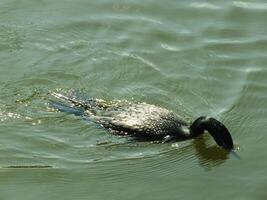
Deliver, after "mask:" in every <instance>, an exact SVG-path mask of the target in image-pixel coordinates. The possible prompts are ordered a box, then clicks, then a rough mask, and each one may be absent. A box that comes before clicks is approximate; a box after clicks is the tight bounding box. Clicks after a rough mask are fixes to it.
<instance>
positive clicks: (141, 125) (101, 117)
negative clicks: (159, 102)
mask: <svg viewBox="0 0 267 200" xmlns="http://www.w3.org/2000/svg"><path fill="white" fill-rule="evenodd" d="M52 95H53V96H54V97H56V98H57V99H59V100H61V102H56V101H51V102H50V105H51V106H52V107H53V108H55V109H57V110H59V111H63V112H68V113H72V114H75V115H80V116H86V117H89V118H90V119H91V120H92V121H93V122H95V123H97V124H99V125H100V126H102V127H104V128H106V129H107V130H108V131H109V132H111V133H112V134H115V135H123V136H126V135H129V136H132V137H135V138H137V139H142V140H151V141H155V140H159V141H163V142H167V141H171V140H186V139H190V138H194V137H197V136H199V135H201V134H203V133H204V132H205V131H207V132H209V133H210V134H211V136H212V137H213V139H214V140H215V142H216V143H217V144H218V145H219V146H220V147H222V148H223V149H226V150H228V151H231V150H233V148H234V147H233V140H232V137H231V135H230V133H229V131H228V129H227V128H226V127H225V126H224V125H223V124H222V123H221V122H219V121H218V120H216V119H214V118H212V117H205V116H201V117H199V118H197V119H196V120H195V121H194V122H193V123H192V124H189V123H187V122H186V121H184V120H183V119H182V118H181V117H180V116H178V115H177V114H176V113H174V112H172V111H170V110H167V109H165V108H161V107H158V106H155V105H151V104H147V103H133V102H129V101H121V100H114V101H106V100H102V99H97V98H90V99H88V100H86V101H83V100H80V99H78V98H76V97H68V96H65V95H63V94H60V93H52Z"/></svg>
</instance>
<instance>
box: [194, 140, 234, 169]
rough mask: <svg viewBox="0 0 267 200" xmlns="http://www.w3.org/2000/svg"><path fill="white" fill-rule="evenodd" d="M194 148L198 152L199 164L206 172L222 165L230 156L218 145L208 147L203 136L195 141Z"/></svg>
mask: <svg viewBox="0 0 267 200" xmlns="http://www.w3.org/2000/svg"><path fill="white" fill-rule="evenodd" d="M193 146H194V148H195V150H196V155H197V158H198V161H199V164H200V166H202V167H203V168H204V169H205V170H211V168H212V167H214V166H218V165H220V164H222V163H223V162H224V161H225V160H226V159H227V158H228V155H229V153H228V152H227V151H225V150H223V149H221V148H220V147H218V146H216V145H213V146H209V145H207V143H206V142H205V138H204V137H203V136H202V137H199V138H196V139H195V140H193Z"/></svg>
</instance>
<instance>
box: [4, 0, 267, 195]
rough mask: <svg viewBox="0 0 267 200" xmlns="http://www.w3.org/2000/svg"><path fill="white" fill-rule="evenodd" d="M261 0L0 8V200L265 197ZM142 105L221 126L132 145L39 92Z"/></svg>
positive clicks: (265, 37) (265, 38)
mask: <svg viewBox="0 0 267 200" xmlns="http://www.w3.org/2000/svg"><path fill="white" fill-rule="evenodd" d="M266 19H267V2H266V1H264V0H262V1H260V0H257V1H222V0H221V1H185V0H184V1H174V0H173V1H171V0H167V1H151V0H147V1H141V0H136V1H133V0H120V1H119V0H118V1H116V0H110V1H108V0H100V1H86V0H76V1H71V0H65V1H63V0H57V1H52V0H28V1H26V0H25V1H16V0H1V1H0V83H1V84H0V89H1V92H0V167H1V169H0V199H1V200H2V199H3V200H13V199H14V200H17V199H25V200H31V199H44V200H46V199H64V200H68V199H92V200H97V199H101V200H102V199H114V200H115V199H116V200H117V199H123V200H127V199H129V200H130V199H140V200H141V199H145V200H149V199H153V200H162V199H167V200H172V199H184V200H187V199H188V200H200V199H203V200H206V199H217V200H222V199H223V200H225V199H231V200H232V199H233V200H239V199H240V200H251V199H253V200H254V199H259V200H264V199H266V198H267V192H266V188H267V172H266V169H267V159H266V143H267V134H266V129H267V125H266V124H267V120H266V116H267V86H266V80H267V57H266V55H267V22H266ZM56 90H63V91H69V90H82V91H83V92H85V93H86V94H88V95H89V96H94V97H100V98H105V99H113V98H115V99H127V100H133V101H145V102H148V103H153V104H156V105H160V106H162V107H165V108H168V109H171V110H174V111H175V112H177V113H179V114H180V115H182V116H183V117H184V118H185V119H188V120H193V119H195V118H196V117H198V116H200V115H209V116H213V117H216V118H217V119H219V120H220V121H222V122H223V123H224V124H225V125H226V126H227V127H228V128H229V130H230V132H231V134H232V136H233V138H234V141H235V144H236V146H238V147H239V150H238V154H239V156H240V157H241V159H237V158H236V157H234V156H231V155H230V156H229V155H226V154H225V153H224V152H222V151H221V150H220V149H219V148H217V147H216V145H215V143H214V141H213V140H212V138H211V137H210V136H208V135H205V136H203V137H201V138H198V139H195V140H190V141H185V142H180V143H174V144H151V143H148V142H134V141H129V140H127V139H125V138H119V137H116V136H112V135H109V134H107V133H106V132H105V131H104V130H101V129H98V128H96V127H95V126H94V125H93V124H90V123H88V122H86V121H84V120H82V119H80V118H78V117H74V116H71V115H66V114H64V113H59V112H55V111H51V110H50V109H49V108H48V106H47V101H48V99H49V92H53V91H56Z"/></svg>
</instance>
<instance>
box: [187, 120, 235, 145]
mask: <svg viewBox="0 0 267 200" xmlns="http://www.w3.org/2000/svg"><path fill="white" fill-rule="evenodd" d="M189 129H190V134H191V137H196V136H198V135H201V134H203V133H204V131H205V130H206V131H208V132H209V133H210V135H211V136H212V137H213V139H214V140H215V142H216V143H217V144H218V145H219V146H221V147H223V148H224V149H226V150H231V149H233V148H234V147H233V139H232V137H231V135H230V133H229V131H228V129H227V128H226V127H225V126H224V125H223V124H222V123H221V122H219V121H218V120H216V119H214V118H209V117H204V116H202V117H199V118H197V119H196V120H195V121H194V122H193V123H192V124H191V126H190V127H189Z"/></svg>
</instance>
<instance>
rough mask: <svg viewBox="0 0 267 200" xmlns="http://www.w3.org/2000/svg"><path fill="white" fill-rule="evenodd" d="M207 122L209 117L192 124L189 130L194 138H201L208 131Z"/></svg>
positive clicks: (202, 117) (201, 118)
mask: <svg viewBox="0 0 267 200" xmlns="http://www.w3.org/2000/svg"><path fill="white" fill-rule="evenodd" d="M207 120H208V118H207V117H205V116H201V117H199V118H197V119H196V120H195V121H194V122H193V123H192V124H191V126H190V127H189V129H190V134H191V136H192V137H196V136H199V135H201V134H203V133H204V131H205V130H207Z"/></svg>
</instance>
